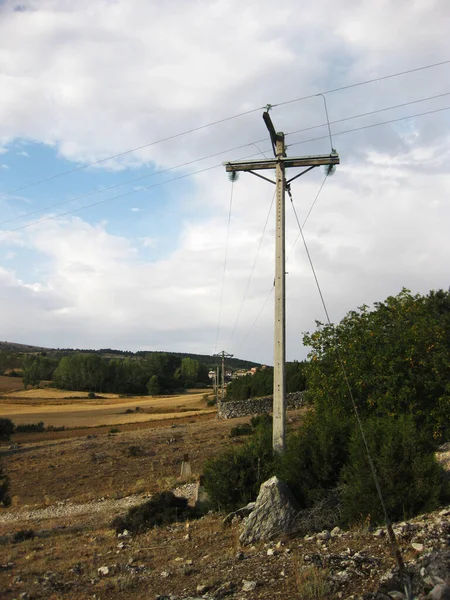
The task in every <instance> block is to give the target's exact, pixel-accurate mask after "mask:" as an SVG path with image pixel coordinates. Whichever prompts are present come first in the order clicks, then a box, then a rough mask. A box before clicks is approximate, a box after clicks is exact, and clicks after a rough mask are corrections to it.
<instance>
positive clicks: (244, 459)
mask: <svg viewBox="0 0 450 600" xmlns="http://www.w3.org/2000/svg"><path fill="white" fill-rule="evenodd" d="M273 466H274V465H273V454H272V431H271V428H269V427H265V428H261V429H260V430H258V431H256V432H255V435H254V436H252V439H251V440H249V441H248V442H247V443H246V444H245V445H244V446H240V447H239V448H233V449H230V450H228V451H226V452H225V453H223V454H221V455H219V456H217V457H215V458H212V459H210V460H208V461H207V462H206V464H205V467H204V470H203V481H204V487H205V490H206V492H207V493H208V495H209V497H210V499H211V503H212V505H213V506H214V507H215V508H217V509H219V510H235V509H237V508H239V507H241V506H244V505H245V504H248V502H250V501H251V500H254V499H255V498H256V496H257V494H258V491H259V487H260V485H261V483H263V481H265V480H266V479H268V478H269V477H270V476H271V475H272V474H273Z"/></svg>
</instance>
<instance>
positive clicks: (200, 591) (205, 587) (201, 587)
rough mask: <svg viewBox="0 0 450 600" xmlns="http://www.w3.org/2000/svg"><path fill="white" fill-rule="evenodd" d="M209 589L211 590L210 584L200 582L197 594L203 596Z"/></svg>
mask: <svg viewBox="0 0 450 600" xmlns="http://www.w3.org/2000/svg"><path fill="white" fill-rule="evenodd" d="M208 590H209V586H208V585H206V584H205V583H200V584H199V585H198V586H197V594H202V596H203V594H205V593H206V592H207V591H208Z"/></svg>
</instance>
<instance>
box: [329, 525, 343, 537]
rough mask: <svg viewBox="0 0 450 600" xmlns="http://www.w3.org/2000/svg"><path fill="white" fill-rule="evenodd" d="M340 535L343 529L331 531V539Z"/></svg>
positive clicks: (337, 528) (338, 528) (336, 528)
mask: <svg viewBox="0 0 450 600" xmlns="http://www.w3.org/2000/svg"><path fill="white" fill-rule="evenodd" d="M340 533H341V528H340V527H335V528H334V529H332V530H331V537H334V536H336V535H339V534H340Z"/></svg>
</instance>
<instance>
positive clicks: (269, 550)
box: [267, 548, 275, 556]
mask: <svg viewBox="0 0 450 600" xmlns="http://www.w3.org/2000/svg"><path fill="white" fill-rule="evenodd" d="M274 554H275V550H274V549H273V548H269V549H268V550H267V556H273V555H274Z"/></svg>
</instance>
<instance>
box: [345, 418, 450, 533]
mask: <svg viewBox="0 0 450 600" xmlns="http://www.w3.org/2000/svg"><path fill="white" fill-rule="evenodd" d="M364 428H365V433H366V438H367V442H368V445H369V448H370V452H371V455H372V457H373V461H374V465H375V469H376V471H377V475H378V478H379V481H380V486H381V489H382V492H383V496H384V500H385V503H386V507H387V510H388V513H389V516H390V518H391V519H393V520H399V519H400V520H403V519H408V518H410V517H412V516H414V515H416V514H418V513H420V512H428V511H431V510H433V509H435V508H436V507H437V506H439V504H440V503H441V502H442V501H443V500H445V499H447V498H448V492H449V490H448V484H447V483H446V480H445V473H444V471H443V469H442V468H441V466H440V465H439V464H438V463H437V461H436V458H435V456H434V452H433V446H432V444H431V443H430V441H429V439H428V438H427V437H426V436H425V435H423V434H420V433H419V432H418V430H417V427H416V426H415V423H414V419H413V418H412V417H411V416H402V417H400V418H397V419H395V418H392V417H391V418H389V417H385V418H382V419H380V418H378V419H370V420H367V421H366V422H365V423H364ZM340 483H341V486H342V500H343V513H342V516H343V519H344V520H345V521H346V522H350V523H351V522H354V521H358V520H360V519H361V517H362V518H367V517H370V520H371V521H372V522H374V523H377V522H381V521H382V520H383V512H382V509H381V504H380V500H379V498H378V494H377V491H376V488H375V484H374V481H373V477H372V473H371V470H370V468H369V463H368V459H367V455H366V451H365V448H364V445H363V442H362V439H361V435H360V433H359V431H358V430H356V429H355V431H354V433H353V435H352V437H351V440H350V448H349V457H348V461H347V464H346V465H345V466H344V468H343V469H342V473H341V477H340Z"/></svg>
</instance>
